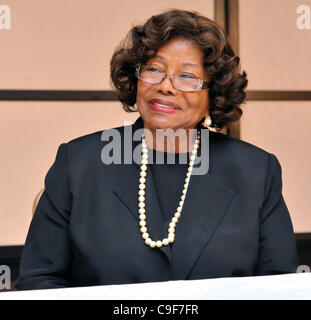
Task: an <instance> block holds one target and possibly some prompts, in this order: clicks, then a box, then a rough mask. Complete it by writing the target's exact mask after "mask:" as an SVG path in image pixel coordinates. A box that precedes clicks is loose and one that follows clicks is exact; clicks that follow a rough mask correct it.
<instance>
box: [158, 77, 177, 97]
mask: <svg viewBox="0 0 311 320" xmlns="http://www.w3.org/2000/svg"><path fill="white" fill-rule="evenodd" d="M171 77H172V76H171V75H169V74H166V75H165V78H164V79H163V80H162V81H161V82H160V83H159V84H158V90H159V91H160V92H162V93H163V94H173V95H175V94H177V93H178V90H177V89H175V88H174V86H173V82H172V78H171Z"/></svg>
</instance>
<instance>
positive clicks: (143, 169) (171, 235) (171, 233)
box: [138, 132, 200, 248]
mask: <svg viewBox="0 0 311 320" xmlns="http://www.w3.org/2000/svg"><path fill="white" fill-rule="evenodd" d="M199 144H200V134H199V132H198V135H197V138H196V140H195V142H194V145H193V149H192V152H191V156H190V161H189V167H188V172H187V174H186V179H185V184H184V188H183V190H182V196H181V199H180V201H179V206H178V207H177V209H176V212H175V214H174V216H173V218H172V220H171V222H170V224H169V228H168V236H167V237H166V238H164V239H163V240H162V241H161V240H158V241H153V240H152V239H151V238H150V237H149V233H148V230H147V227H146V209H145V189H146V184H145V183H146V176H147V165H148V148H147V143H146V139H145V136H144V135H142V159H141V166H140V178H139V191H138V195H139V197H138V207H139V210H138V212H139V226H140V232H141V233H142V238H143V239H144V240H145V244H146V245H148V246H149V247H151V248H154V247H158V248H161V247H162V246H167V245H169V244H170V243H173V242H174V240H175V228H176V225H177V223H178V221H179V219H180V215H181V211H182V208H183V204H184V201H185V197H186V193H187V189H188V185H189V181H190V177H191V172H192V169H193V165H194V160H195V157H196V155H197V152H198V149H199Z"/></svg>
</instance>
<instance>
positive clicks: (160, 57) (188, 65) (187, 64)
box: [154, 55, 199, 68]
mask: <svg viewBox="0 0 311 320" xmlns="http://www.w3.org/2000/svg"><path fill="white" fill-rule="evenodd" d="M154 58H159V59H160V60H165V59H164V58H163V57H162V56H159V55H156V56H154ZM182 66H184V67H195V68H198V67H199V66H198V65H197V64H195V63H191V62H184V63H182Z"/></svg>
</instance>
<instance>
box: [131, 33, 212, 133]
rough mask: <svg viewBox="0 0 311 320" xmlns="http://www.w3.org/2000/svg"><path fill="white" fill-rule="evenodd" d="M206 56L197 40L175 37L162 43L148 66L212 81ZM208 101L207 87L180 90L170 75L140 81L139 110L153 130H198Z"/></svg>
mask: <svg viewBox="0 0 311 320" xmlns="http://www.w3.org/2000/svg"><path fill="white" fill-rule="evenodd" d="M203 58H204V56H203V52H202V50H201V49H200V48H199V47H197V46H196V45H195V44H194V43H193V42H191V41H190V40H187V39H183V38H175V39H172V40H170V41H169V42H167V43H166V44H165V45H164V46H162V47H161V48H160V49H159V50H158V51H157V53H156V55H155V56H154V57H153V58H151V59H150V60H148V62H147V63H146V65H147V66H154V67H156V68H158V69H160V70H162V71H164V72H166V73H167V74H170V75H171V74H176V73H190V74H192V75H194V76H196V77H198V78H200V79H202V80H208V74H207V73H206V71H205V70H204V68H203ZM208 101H209V99H208V90H207V89H203V90H201V91H196V92H183V91H179V90H177V89H175V88H174V87H173V85H172V82H171V80H170V78H168V77H166V78H165V79H164V80H163V81H162V82H161V83H160V84H156V85H154V84H148V83H144V82H142V81H140V80H138V83H137V100H136V103H137V107H138V112H139V113H140V115H141V117H142V119H143V121H144V127H145V128H147V129H149V130H154V129H167V128H172V129H175V130H177V129H180V128H183V129H194V128H196V126H197V124H198V123H199V121H200V120H202V118H204V117H205V116H206V114H207V108H208ZM169 107H170V108H169ZM172 107H174V109H172Z"/></svg>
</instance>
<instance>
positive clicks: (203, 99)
mask: <svg viewBox="0 0 311 320" xmlns="http://www.w3.org/2000/svg"><path fill="white" fill-rule="evenodd" d="M191 98H192V99H189V100H188V104H189V105H190V106H191V109H192V111H194V112H195V113H197V114H198V116H204V115H205V114H206V112H207V110H208V106H209V98H208V93H206V92H204V93H203V92H200V93H199V94H198V95H197V96H193V97H191Z"/></svg>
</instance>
